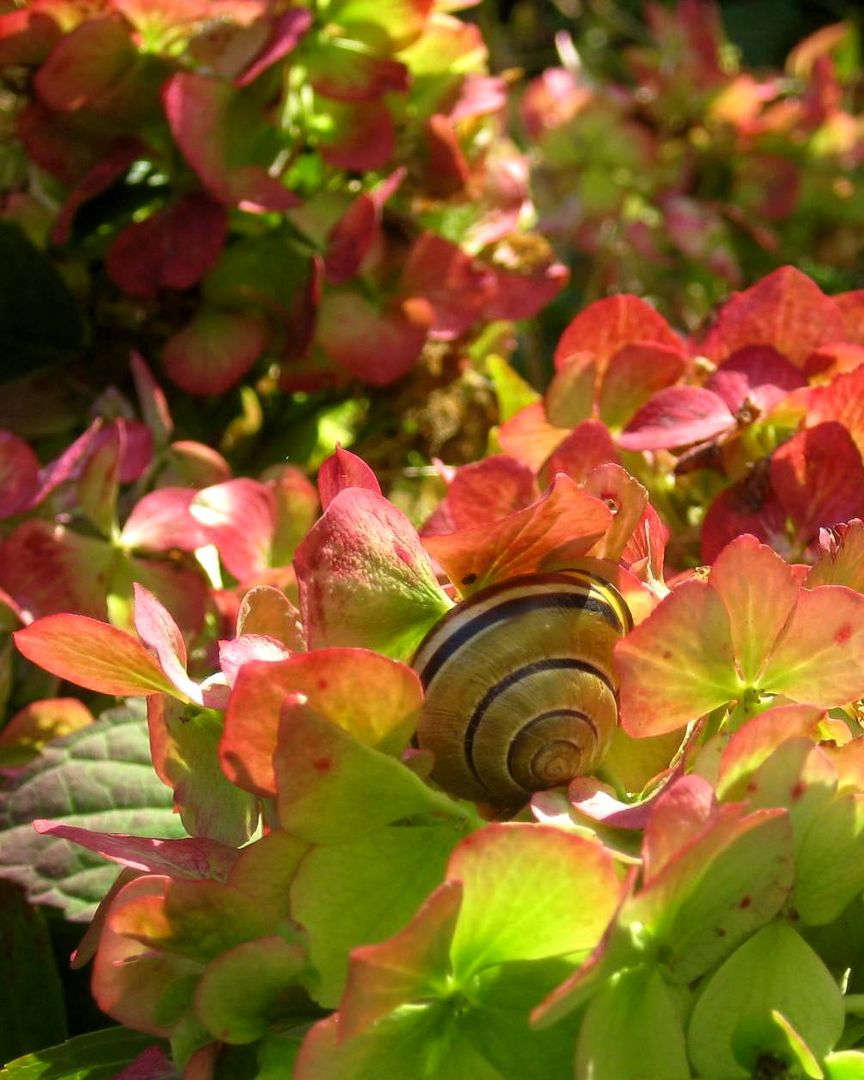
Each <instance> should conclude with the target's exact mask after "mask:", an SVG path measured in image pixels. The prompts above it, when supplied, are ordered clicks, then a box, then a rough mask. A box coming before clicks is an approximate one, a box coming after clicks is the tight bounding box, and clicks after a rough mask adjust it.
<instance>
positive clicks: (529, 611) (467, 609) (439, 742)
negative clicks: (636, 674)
mask: <svg viewBox="0 0 864 1080" xmlns="http://www.w3.org/2000/svg"><path fill="white" fill-rule="evenodd" d="M631 627H632V619H631V617H630V612H629V610H628V608H627V605H626V604H625V603H624V600H623V599H622V597H621V595H620V594H619V593H618V591H617V589H615V588H614V587H613V586H612V585H611V584H610V583H609V582H608V581H606V580H605V579H604V578H602V577H600V576H598V575H597V574H595V573H593V572H592V571H590V570H587V569H581V568H580V569H568V570H560V571H555V572H550V573H544V574H531V575H525V576H522V577H515V578H511V579H509V580H507V581H503V582H501V583H499V584H496V585H491V586H489V587H488V588H486V589H481V590H480V591H478V592H477V593H475V594H474V595H473V596H471V597H469V598H468V599H466V600H464V601H462V603H460V604H458V605H457V606H456V607H455V608H453V610H452V611H450V612H448V613H447V615H445V617H444V618H443V619H442V620H441V621H440V622H439V623H438V624H437V625H436V626H434V627H433V628H432V629H431V630H430V631H429V633H428V634H427V635H426V637H425V638H424V640H423V642H422V643H421V644H420V647H419V648H418V650H417V652H416V654H415V656H414V660H413V667H414V669H415V671H417V673H418V675H419V676H420V679H421V681H422V683H423V686H424V689H425V700H424V705H423V710H422V713H421V716H420V721H419V723H418V728H417V743H418V745H419V746H421V747H423V748H425V749H428V750H431V751H432V752H433V754H434V755H435V766H434V769H433V772H432V778H433V780H435V782H436V783H438V784H439V785H440V786H441V787H442V788H444V790H446V791H449V792H450V793H451V794H453V795H459V796H462V797H464V798H469V799H475V800H477V801H481V802H486V803H491V804H493V805H497V806H517V805H521V804H522V803H524V802H525V801H526V800H527V799H528V798H529V797H530V795H531V793H532V792H534V791H543V790H545V789H546V788H550V787H555V786H557V785H560V784H566V783H568V782H569V781H570V780H571V779H573V777H575V776H582V775H585V774H587V773H590V772H592V771H593V770H594V769H595V768H596V767H597V765H598V764H599V763H600V761H601V760H602V758H603V756H604V755H605V753H606V751H607V750H608V748H609V743H610V741H611V738H612V734H613V732H614V730H615V727H616V725H617V723H618V698H617V691H618V681H617V678H616V675H615V669H614V665H613V662H612V653H613V649H614V646H615V642H616V641H617V640H618V639H619V638H620V637H622V636H623V635H624V634H625V633H627V631H628V630H629V629H630V628H631Z"/></svg>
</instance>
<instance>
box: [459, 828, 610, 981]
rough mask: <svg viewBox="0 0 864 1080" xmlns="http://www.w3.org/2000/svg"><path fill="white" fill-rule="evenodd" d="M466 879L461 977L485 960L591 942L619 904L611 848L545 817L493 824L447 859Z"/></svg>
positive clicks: (551, 952) (556, 951)
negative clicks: (539, 821) (541, 822)
mask: <svg viewBox="0 0 864 1080" xmlns="http://www.w3.org/2000/svg"><path fill="white" fill-rule="evenodd" d="M447 879H448V880H449V881H461V882H462V886H463V899H462V908H461V910H460V913H459V920H458V922H457V925H456V932H455V935H454V938H453V948H452V951H451V958H452V962H453V972H454V975H455V977H456V978H457V980H458V981H459V983H460V985H464V983H465V980H466V979H467V978H468V977H470V976H471V975H473V974H475V973H477V972H479V971H482V970H483V969H484V968H488V967H492V966H494V965H496V964H501V963H505V962H507V961H513V960H536V959H542V958H546V957H550V956H560V955H563V954H566V953H572V952H577V951H579V950H589V949H592V948H593V947H594V946H595V945H596V944H597V942H598V941H599V939H600V937H601V935H602V934H603V931H604V930H605V929H606V926H607V924H608V922H609V920H610V919H611V918H612V915H613V913H614V911H615V908H616V906H617V904H618V899H619V895H620V882H619V880H618V874H617V871H616V869H615V863H614V860H613V859H612V856H611V855H610V854H609V853H608V852H607V851H606V849H605V848H604V847H602V846H601V845H600V844H599V843H596V842H595V841H593V840H586V839H583V838H582V837H581V836H575V835H573V834H572V833H569V832H565V831H563V830H561V829H556V828H553V827H551V826H546V825H532V824H527V823H516V822H511V823H507V824H494V825H487V826H486V827H485V828H484V829H480V830H479V831H478V832H475V833H473V834H472V835H471V836H468V837H466V838H465V839H464V840H463V841H462V842H461V843H460V844H459V847H458V848H456V850H455V851H454V852H453V856H452V858H451V860H450V863H449V865H448V867H447Z"/></svg>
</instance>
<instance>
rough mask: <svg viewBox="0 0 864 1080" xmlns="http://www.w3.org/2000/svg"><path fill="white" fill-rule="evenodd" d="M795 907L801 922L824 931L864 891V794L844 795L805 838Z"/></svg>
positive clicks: (800, 850) (799, 861)
mask: <svg viewBox="0 0 864 1080" xmlns="http://www.w3.org/2000/svg"><path fill="white" fill-rule="evenodd" d="M797 868H798V873H797V879H796V882H795V891H794V893H793V894H792V904H793V906H794V908H795V910H796V911H797V912H798V914H799V915H800V916H801V920H802V922H804V923H807V924H808V925H810V926H821V925H822V924H824V923H828V922H831V921H832V919H836V918H837V917H838V916H839V915H840V913H841V912H842V911H843V909H844V908H845V907H846V905H847V904H848V903H849V902H850V901H851V900H852V899H853V897H854V896H856V895H857V894H858V893H860V892H861V890H862V889H864V794H861V795H854V794H850V795H845V796H843V797H842V798H840V799H837V800H835V801H834V802H833V803H831V804H830V805H829V806H828V808H827V809H826V810H825V812H824V813H822V814H820V815H819V816H818V817H817V818H816V820H815V821H814V823H813V827H812V828H810V829H808V830H807V832H806V833H805V834H804V835H803V837H801V840H800V842H799V844H798V852H797Z"/></svg>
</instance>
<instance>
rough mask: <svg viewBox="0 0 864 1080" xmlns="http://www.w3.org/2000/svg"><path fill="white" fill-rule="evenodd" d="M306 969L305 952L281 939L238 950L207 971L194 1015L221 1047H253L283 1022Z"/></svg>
mask: <svg viewBox="0 0 864 1080" xmlns="http://www.w3.org/2000/svg"><path fill="white" fill-rule="evenodd" d="M305 967H306V951H305V949H303V947H302V946H301V945H299V944H297V943H293V944H291V943H289V942H287V941H285V940H284V938H281V937H279V936H271V937H263V938H258V940H256V941H245V942H243V943H242V944H240V945H235V947H234V948H233V949H229V950H228V951H227V952H224V953H222V955H221V956H218V957H217V958H216V959H215V960H213V961H212V962H211V963H210V964H208V965H207V968H206V970H205V971H204V974H203V975H202V976H201V980H200V981H199V983H198V988H197V990H196V991H195V1012H196V1013H197V1015H198V1018H199V1019H200V1020H201V1022H202V1023H203V1024H204V1025H205V1027H207V1028H209V1030H210V1031H212V1032H213V1035H214V1036H215V1037H216V1038H217V1039H218V1040H219V1041H220V1042H226V1043H238V1044H242V1043H251V1042H254V1041H255V1040H256V1039H260V1038H261V1036H262V1035H264V1033H265V1032H266V1030H267V1028H268V1027H269V1026H270V1024H271V1023H272V1022H273V1021H274V1020H280V1019H282V1017H283V1016H284V1014H285V1009H286V1006H287V1005H288V1003H289V1000H290V999H288V998H286V994H287V993H288V992H289V991H290V989H291V988H292V987H296V986H298V984H299V981H300V976H301V974H302V973H303V971H304V969H305Z"/></svg>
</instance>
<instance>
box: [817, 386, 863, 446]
mask: <svg viewBox="0 0 864 1080" xmlns="http://www.w3.org/2000/svg"><path fill="white" fill-rule="evenodd" d="M829 420H837V421H838V422H839V423H841V424H842V425H843V426H844V427H845V428H846V429H847V430H848V432H849V434H850V435H851V436H852V438H853V439H854V440H855V445H856V446H857V447H858V450H859V451H860V452H862V453H864V366H862V367H859V368H856V369H855V370H854V371H850V372H849V373H848V375H838V376H837V378H836V379H834V381H833V382H832V383H831V385H830V386H826V387H824V388H820V389H819V390H816V391H814V392H813V395H812V397H811V399H810V407H809V409H808V411H807V426H808V427H815V426H816V425H817V424H822V423H825V422H826V421H829Z"/></svg>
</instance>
